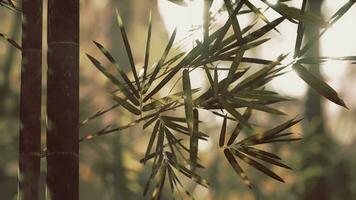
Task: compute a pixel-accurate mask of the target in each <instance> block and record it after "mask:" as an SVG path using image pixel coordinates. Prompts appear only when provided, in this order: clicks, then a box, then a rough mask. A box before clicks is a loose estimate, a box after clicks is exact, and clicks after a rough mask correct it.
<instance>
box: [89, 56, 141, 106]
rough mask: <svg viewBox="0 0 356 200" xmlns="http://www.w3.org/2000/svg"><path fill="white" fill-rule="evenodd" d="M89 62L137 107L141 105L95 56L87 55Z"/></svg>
mask: <svg viewBox="0 0 356 200" xmlns="http://www.w3.org/2000/svg"><path fill="white" fill-rule="evenodd" d="M86 55H87V56H88V58H89V60H90V61H91V62H92V63H93V64H94V66H95V67H96V68H97V69H98V70H99V71H101V72H102V73H103V74H104V75H105V76H106V77H107V78H108V79H109V80H110V81H111V82H112V83H113V84H115V85H116V86H117V87H118V88H119V90H120V91H121V92H122V93H124V94H125V96H126V97H127V98H128V99H129V100H130V101H131V102H132V103H134V104H135V105H139V102H138V100H137V99H136V98H135V97H134V95H132V94H131V92H130V91H129V90H128V89H127V88H126V87H125V85H124V84H123V83H122V82H121V81H120V80H118V79H117V78H115V77H114V76H113V75H112V74H110V73H109V72H108V71H107V70H106V69H105V68H104V67H103V66H102V65H101V63H100V62H99V61H98V60H96V59H95V58H94V57H93V56H91V55H89V54H86Z"/></svg>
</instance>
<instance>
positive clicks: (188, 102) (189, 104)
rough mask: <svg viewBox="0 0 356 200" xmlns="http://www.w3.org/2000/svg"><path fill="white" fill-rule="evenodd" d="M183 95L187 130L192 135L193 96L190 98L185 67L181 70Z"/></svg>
mask: <svg viewBox="0 0 356 200" xmlns="http://www.w3.org/2000/svg"><path fill="white" fill-rule="evenodd" d="M183 96H184V109H185V116H186V118H187V125H188V129H189V132H190V133H191V135H193V124H194V118H193V98H192V89H191V86H190V78H189V71H188V70H187V69H185V70H184V71H183Z"/></svg>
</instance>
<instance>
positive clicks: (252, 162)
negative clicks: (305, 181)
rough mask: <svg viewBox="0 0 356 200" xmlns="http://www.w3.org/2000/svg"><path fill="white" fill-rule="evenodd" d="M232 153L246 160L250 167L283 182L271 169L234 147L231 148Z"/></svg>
mask: <svg viewBox="0 0 356 200" xmlns="http://www.w3.org/2000/svg"><path fill="white" fill-rule="evenodd" d="M231 152H232V154H234V155H236V156H237V157H239V158H240V159H241V160H243V161H244V162H246V163H247V164H249V165H251V166H252V167H254V168H255V169H257V170H259V171H260V172H262V173H264V174H266V175H267V176H269V177H271V178H273V179H275V180H277V181H280V182H283V183H284V180H283V179H282V178H281V177H280V176H278V175H277V174H276V173H274V172H273V171H271V170H270V169H268V168H267V167H265V166H263V165H262V164H261V163H259V162H257V161H255V160H253V159H252V158H250V157H249V156H247V155H244V154H242V153H240V152H239V151H236V150H235V149H231Z"/></svg>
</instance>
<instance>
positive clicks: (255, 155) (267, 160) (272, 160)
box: [236, 147, 292, 169]
mask: <svg viewBox="0 0 356 200" xmlns="http://www.w3.org/2000/svg"><path fill="white" fill-rule="evenodd" d="M236 150H237V151H241V152H242V153H245V154H246V155H249V156H251V157H253V158H257V159H260V160H262V161H265V162H268V163H270V164H272V165H276V166H279V167H282V168H286V169H292V168H290V167H289V166H288V165H286V164H283V163H281V162H279V161H277V160H274V159H271V158H270V157H268V156H264V155H261V154H258V153H256V152H254V151H250V150H249V149H247V148H243V147H241V148H238V149H236Z"/></svg>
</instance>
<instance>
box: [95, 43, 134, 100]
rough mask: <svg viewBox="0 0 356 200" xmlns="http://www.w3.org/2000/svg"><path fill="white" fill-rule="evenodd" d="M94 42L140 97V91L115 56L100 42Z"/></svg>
mask: <svg viewBox="0 0 356 200" xmlns="http://www.w3.org/2000/svg"><path fill="white" fill-rule="evenodd" d="M94 44H95V45H96V46H97V47H98V49H99V50H100V51H101V52H102V53H103V54H104V55H105V57H106V58H107V59H108V60H109V61H110V62H111V63H112V64H113V65H114V66H115V67H116V70H117V71H118V72H119V74H120V76H121V77H122V78H123V79H124V81H125V83H126V85H128V86H129V88H130V89H131V91H132V93H133V94H135V96H136V98H139V93H138V91H137V90H136V88H135V87H134V86H133V85H132V83H131V81H130V79H129V78H128V77H127V76H126V74H125V72H124V71H123V69H122V68H121V67H120V65H119V64H118V63H117V62H116V61H115V59H114V57H113V56H112V55H111V54H110V53H109V51H108V50H107V49H106V48H105V47H104V46H103V45H101V44H99V43H98V42H96V41H94Z"/></svg>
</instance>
